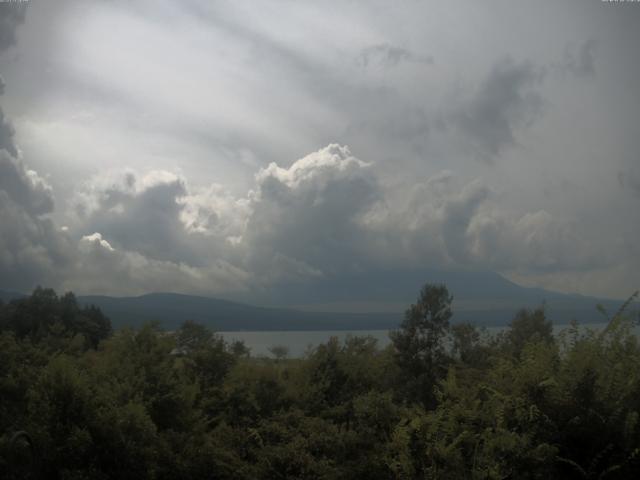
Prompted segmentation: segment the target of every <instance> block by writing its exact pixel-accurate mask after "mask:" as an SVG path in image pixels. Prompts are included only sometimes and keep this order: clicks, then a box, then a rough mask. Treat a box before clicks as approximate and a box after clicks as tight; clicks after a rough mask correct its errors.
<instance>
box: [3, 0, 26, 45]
mask: <svg viewBox="0 0 640 480" xmlns="http://www.w3.org/2000/svg"><path fill="white" fill-rule="evenodd" d="M26 11H27V4H26V3H23V2H2V3H0V53H2V52H3V51H4V50H6V49H7V48H9V47H11V46H13V45H15V43H16V29H17V28H18V26H19V25H20V24H22V23H24V19H25V14H26Z"/></svg>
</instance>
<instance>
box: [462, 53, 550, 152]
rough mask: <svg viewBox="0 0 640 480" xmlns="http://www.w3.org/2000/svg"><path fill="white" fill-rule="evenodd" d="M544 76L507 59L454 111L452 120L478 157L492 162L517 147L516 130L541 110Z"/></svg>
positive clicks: (529, 65)
mask: <svg viewBox="0 0 640 480" xmlns="http://www.w3.org/2000/svg"><path fill="white" fill-rule="evenodd" d="M541 77H542V73H541V72H540V71H539V70H537V69H536V68H535V67H534V66H533V65H532V64H531V63H528V62H523V63H516V62H514V61H513V60H511V59H509V58H507V59H505V60H502V61H500V62H499V63H497V64H496V65H495V66H494V67H493V69H492V70H491V72H489V75H488V76H487V77H486V78H485V80H484V81H483V82H482V83H481V85H480V87H479V88H478V90H477V91H476V92H475V93H474V94H473V95H472V96H471V97H470V98H467V99H466V100H464V101H462V102H461V104H460V105H458V106H457V107H456V108H454V109H453V112H452V114H451V115H450V120H451V122H452V123H453V124H454V125H455V126H456V127H457V128H458V129H459V131H460V132H461V134H462V135H463V136H462V139H463V140H464V141H465V142H466V143H467V144H468V145H469V147H470V148H471V149H472V151H473V152H474V154H475V155H476V157H477V158H479V159H481V160H483V161H485V162H488V163H491V162H492V161H493V160H494V159H495V158H496V157H499V156H500V154H501V153H502V152H503V151H504V150H505V149H506V148H507V147H511V146H513V145H515V144H516V131H517V130H518V129H519V128H522V127H526V126H527V125H529V124H531V123H532V122H533V120H534V119H535V118H536V116H537V114H538V113H539V111H540V108H541V104H542V98H541V96H540V94H539V93H538V92H537V90H536V85H537V84H538V83H539V81H540V79H541Z"/></svg>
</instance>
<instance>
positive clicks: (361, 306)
mask: <svg viewBox="0 0 640 480" xmlns="http://www.w3.org/2000/svg"><path fill="white" fill-rule="evenodd" d="M427 282H429V283H443V284H445V285H446V286H447V288H448V289H449V292H450V293H451V294H452V295H453V311H454V318H453V320H454V321H459V322H463V321H464V322H466V321H470V322H473V323H476V324H481V325H498V326H499V325H505V324H507V323H508V322H510V321H511V319H512V318H513V316H514V314H515V312H517V310H518V309H520V308H524V307H527V308H535V307H538V306H541V305H542V304H544V305H545V308H546V311H547V315H548V317H549V318H550V319H551V320H552V321H553V322H554V323H557V324H566V323H568V322H569V321H571V320H572V319H576V320H578V321H579V322H581V323H598V322H603V321H605V319H604V317H603V316H602V314H601V313H600V312H598V311H597V309H596V305H598V304H601V305H603V306H604V307H605V308H606V309H607V310H608V311H609V312H610V313H614V312H615V311H616V310H617V309H618V308H619V307H620V305H621V304H622V303H623V302H622V301H621V300H611V299H601V298H595V297H587V296H583V295H577V294H564V293H559V292H553V291H549V290H544V289H541V288H528V287H523V286H520V285H518V284H516V283H514V282H511V281H510V280H508V279H506V278H504V277H503V276H502V275H500V274H497V273H494V272H478V271H463V270H436V269H412V270H390V271H385V270H379V271H373V272H372V271H368V272H363V273H354V274H350V275H349V274H348V275H344V274H343V275H340V276H335V277H318V278H316V279H314V280H313V281H310V282H306V283H302V282H296V283H290V284H285V285H281V286H279V287H277V288H274V289H272V290H268V291H265V292H263V293H262V294H261V295H260V294H254V293H252V295H253V300H252V301H253V302H255V303H257V304H261V305H273V306H278V307H288V308H296V309H300V310H305V311H309V310H311V311H350V312H360V313H363V312H378V313H382V312H387V313H396V314H397V315H398V316H399V317H401V316H402V313H403V312H404V310H405V309H406V308H407V306H409V305H410V304H411V303H413V302H415V300H416V297H417V295H418V292H419V291H420V288H421V287H422V286H423V285H424V284H425V283H427ZM629 293H631V292H629ZM236 299H237V300H245V298H243V297H236Z"/></svg>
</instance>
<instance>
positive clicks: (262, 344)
mask: <svg viewBox="0 0 640 480" xmlns="http://www.w3.org/2000/svg"><path fill="white" fill-rule="evenodd" d="M605 325H606V324H604V323H594V324H588V325H581V328H592V329H594V330H598V329H601V328H603V327H604V326H605ZM568 326H569V325H554V327H553V329H554V332H556V333H558V332H560V331H561V330H564V329H565V328H567V327H568ZM505 328H506V327H486V331H487V332H488V333H490V334H496V333H498V332H500V331H501V330H504V329H505ZM636 333H638V329H637V328H636ZM220 334H221V335H222V336H223V337H224V338H225V340H227V341H233V340H242V341H243V342H244V343H245V345H246V346H247V347H249V348H250V349H251V355H252V356H260V355H265V356H271V354H270V353H269V348H270V347H273V346H275V345H278V346H280V345H281V346H285V347H287V348H288V349H289V356H290V357H301V356H303V355H304V353H305V352H306V351H307V350H308V349H309V348H313V347H316V346H318V345H320V344H321V343H326V342H327V341H328V340H329V338H331V337H338V339H340V340H341V341H342V340H344V339H345V338H347V336H349V335H352V336H359V337H363V336H367V335H369V336H371V337H373V338H375V339H376V340H377V341H378V346H379V347H381V348H382V347H385V346H387V345H388V344H389V343H390V342H391V340H390V339H389V330H354V331H347V330H322V331H284V332H274V331H271V332H267V331H261V332H220Z"/></svg>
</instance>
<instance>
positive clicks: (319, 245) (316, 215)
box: [242, 144, 381, 277]
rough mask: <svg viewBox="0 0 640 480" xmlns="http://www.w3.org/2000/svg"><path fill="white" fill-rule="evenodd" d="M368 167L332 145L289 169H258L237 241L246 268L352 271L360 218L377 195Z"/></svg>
mask: <svg viewBox="0 0 640 480" xmlns="http://www.w3.org/2000/svg"><path fill="white" fill-rule="evenodd" d="M369 167H370V164H368V163H366V162H363V161H361V160H359V159H357V158H355V157H353V156H352V155H351V152H350V151H349V149H348V148H347V147H342V146H339V145H335V144H334V145H329V146H328V147H326V148H323V149H321V150H319V151H317V152H314V153H312V154H310V155H307V156H306V157H304V158H302V159H300V160H298V161H296V162H295V163H293V165H291V167H289V168H282V167H279V166H278V165H276V164H275V163H272V164H270V165H269V166H268V167H267V168H265V169H262V170H261V171H260V172H259V173H258V174H257V175H256V183H257V186H256V189H255V190H254V191H252V192H251V193H250V194H249V199H250V208H251V215H250V217H249V219H248V221H247V226H246V230H245V233H244V235H243V239H242V240H243V244H244V245H245V246H246V248H247V249H248V252H249V253H248V256H249V260H248V261H249V263H250V265H252V266H253V267H254V268H256V269H258V270H259V271H262V272H265V273H267V272H269V275H270V276H276V277H279V276H282V275H287V274H288V271H287V270H292V271H293V272H298V273H299V272H307V273H311V274H314V275H316V274H319V273H320V272H324V273H327V272H334V271H336V270H338V269H344V268H350V267H355V266H356V265H357V264H358V263H359V262H360V261H361V257H362V249H363V246H364V243H365V239H364V238H363V233H364V232H363V230H362V228H361V227H360V219H361V218H362V216H363V215H365V214H366V213H367V211H368V209H369V208H370V207H371V205H372V204H373V203H374V202H375V201H376V200H378V199H379V198H380V195H381V191H380V187H379V185H378V183H377V180H376V178H375V176H374V175H373V173H372V172H371V171H370V168H369ZM288 267H293V268H292V269H288Z"/></svg>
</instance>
